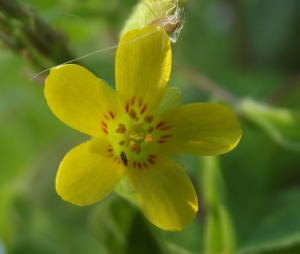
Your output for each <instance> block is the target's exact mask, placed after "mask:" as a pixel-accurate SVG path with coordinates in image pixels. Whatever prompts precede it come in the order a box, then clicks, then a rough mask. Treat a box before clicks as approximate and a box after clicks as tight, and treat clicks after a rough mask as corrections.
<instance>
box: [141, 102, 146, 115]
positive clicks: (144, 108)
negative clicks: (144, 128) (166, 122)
mask: <svg viewBox="0 0 300 254" xmlns="http://www.w3.org/2000/svg"><path fill="white" fill-rule="evenodd" d="M146 109H147V105H146V104H145V105H144V107H143V108H142V110H141V111H140V114H141V115H142V114H144V112H145V111H146Z"/></svg>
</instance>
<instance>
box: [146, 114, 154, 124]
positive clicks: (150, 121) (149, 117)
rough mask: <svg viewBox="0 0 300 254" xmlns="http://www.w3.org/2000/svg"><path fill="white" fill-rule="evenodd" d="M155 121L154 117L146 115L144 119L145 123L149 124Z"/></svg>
mask: <svg viewBox="0 0 300 254" xmlns="http://www.w3.org/2000/svg"><path fill="white" fill-rule="evenodd" d="M153 119H154V115H146V116H145V117H144V121H145V122H147V123H152V121H153Z"/></svg>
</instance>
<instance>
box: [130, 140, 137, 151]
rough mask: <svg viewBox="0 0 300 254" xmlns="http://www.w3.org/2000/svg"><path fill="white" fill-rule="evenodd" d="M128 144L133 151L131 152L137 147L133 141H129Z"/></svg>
mask: <svg viewBox="0 0 300 254" xmlns="http://www.w3.org/2000/svg"><path fill="white" fill-rule="evenodd" d="M129 146H130V149H131V151H133V152H134V151H135V150H136V149H137V147H138V145H137V143H135V142H134V141H130V143H129Z"/></svg>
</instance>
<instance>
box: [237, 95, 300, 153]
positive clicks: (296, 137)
mask: <svg viewBox="0 0 300 254" xmlns="http://www.w3.org/2000/svg"><path fill="white" fill-rule="evenodd" d="M239 109H240V111H241V113H242V114H243V115H244V116H245V117H246V118H248V119H249V120H251V121H252V122H253V123H255V124H256V125H257V126H259V127H260V128H262V129H263V130H264V131H265V132H266V133H267V134H268V135H269V136H270V137H271V138H272V139H274V140H275V141H276V142H277V143H278V144H280V145H282V146H283V147H285V148H287V149H292V150H296V151H300V131H299V130H300V112H299V111H292V110H288V109H285V108H276V107H271V106H269V105H265V104H260V103H258V102H255V101H253V100H250V99H245V100H243V101H242V102H241V104H240V108H239Z"/></svg>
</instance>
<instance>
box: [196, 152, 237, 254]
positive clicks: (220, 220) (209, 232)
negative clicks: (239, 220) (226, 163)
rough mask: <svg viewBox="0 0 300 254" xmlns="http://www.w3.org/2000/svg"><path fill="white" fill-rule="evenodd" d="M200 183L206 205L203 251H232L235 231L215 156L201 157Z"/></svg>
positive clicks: (208, 252) (216, 253) (217, 252)
mask: <svg viewBox="0 0 300 254" xmlns="http://www.w3.org/2000/svg"><path fill="white" fill-rule="evenodd" d="M201 162H202V168H201V176H200V180H201V185H202V192H203V198H204V203H205V205H206V206H207V215H206V229H205V253H207V254H210V253H214V254H219V253H234V250H235V232H234V227H233V224H232V221H231V215H230V212H229V209H228V206H227V197H226V187H225V184H224V181H223V176H222V174H221V171H220V166H219V162H218V159H217V157H213V156H209V157H202V158H201Z"/></svg>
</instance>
